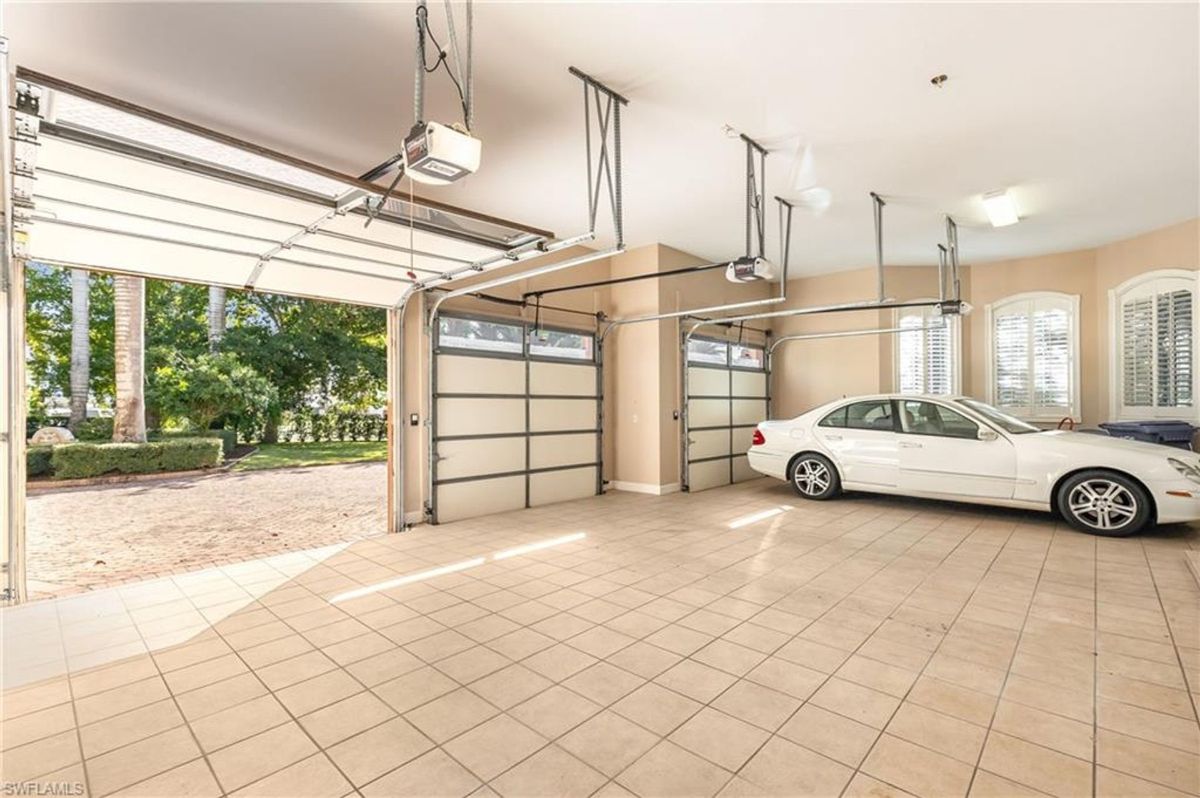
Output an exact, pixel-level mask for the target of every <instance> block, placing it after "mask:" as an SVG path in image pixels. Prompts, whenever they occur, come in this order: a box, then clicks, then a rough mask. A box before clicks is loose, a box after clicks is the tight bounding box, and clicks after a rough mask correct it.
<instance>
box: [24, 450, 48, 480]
mask: <svg viewBox="0 0 1200 798" xmlns="http://www.w3.org/2000/svg"><path fill="white" fill-rule="evenodd" d="M53 453H54V447H53V446H30V447H29V448H28V449H26V450H25V475H26V476H28V477H42V476H45V475H46V474H49V473H50V455H52V454H53Z"/></svg>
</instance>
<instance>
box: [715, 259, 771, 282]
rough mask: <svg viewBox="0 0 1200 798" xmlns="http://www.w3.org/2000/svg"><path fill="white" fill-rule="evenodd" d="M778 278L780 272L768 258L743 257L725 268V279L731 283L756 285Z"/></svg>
mask: <svg viewBox="0 0 1200 798" xmlns="http://www.w3.org/2000/svg"><path fill="white" fill-rule="evenodd" d="M778 276H779V270H778V269H776V268H775V264H774V263H771V261H769V260H767V259H766V258H758V257H751V256H746V257H741V258H738V259H737V260H734V261H730V262H729V265H727V266H726V267H725V279H726V280H728V281H729V282H731V283H754V282H758V281H760V280H774V279H776V278H777V277H778Z"/></svg>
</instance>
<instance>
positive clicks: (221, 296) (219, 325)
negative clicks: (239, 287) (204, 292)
mask: <svg viewBox="0 0 1200 798" xmlns="http://www.w3.org/2000/svg"><path fill="white" fill-rule="evenodd" d="M224 337H225V289H224V288H222V287H221V286H219V285H210V286H209V287H208V351H210V352H216V351H217V349H218V348H219V347H220V346H221V339H222V338H224Z"/></svg>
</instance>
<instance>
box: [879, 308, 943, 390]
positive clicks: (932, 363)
mask: <svg viewBox="0 0 1200 798" xmlns="http://www.w3.org/2000/svg"><path fill="white" fill-rule="evenodd" d="M957 321H958V320H957V319H955V318H950V317H946V316H942V315H941V314H939V313H938V312H937V310H935V309H933V308H909V309H905V310H901V311H897V319H896V326H897V327H900V328H902V329H903V330H904V332H900V333H897V334H896V353H895V363H896V388H897V390H898V391H899V392H900V393H923V394H936V395H942V396H946V395H949V394H952V393H957V392H958V387H957V386H958V324H957Z"/></svg>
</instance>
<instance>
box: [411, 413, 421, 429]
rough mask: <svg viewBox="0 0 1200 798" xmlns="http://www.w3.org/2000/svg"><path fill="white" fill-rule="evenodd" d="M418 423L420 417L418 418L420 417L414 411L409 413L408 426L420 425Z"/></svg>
mask: <svg viewBox="0 0 1200 798" xmlns="http://www.w3.org/2000/svg"><path fill="white" fill-rule="evenodd" d="M420 423H421V419H420V418H419V417H418V416H417V414H416V413H409V415H408V426H410V427H416V426H419V425H420Z"/></svg>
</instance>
